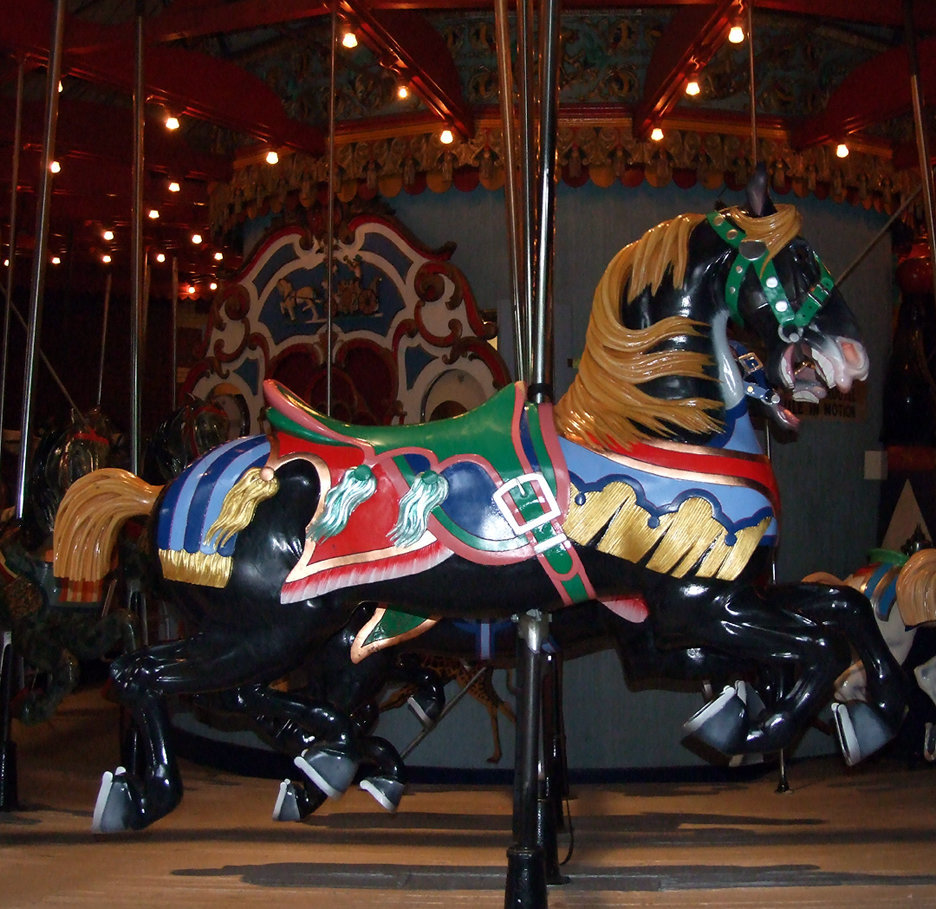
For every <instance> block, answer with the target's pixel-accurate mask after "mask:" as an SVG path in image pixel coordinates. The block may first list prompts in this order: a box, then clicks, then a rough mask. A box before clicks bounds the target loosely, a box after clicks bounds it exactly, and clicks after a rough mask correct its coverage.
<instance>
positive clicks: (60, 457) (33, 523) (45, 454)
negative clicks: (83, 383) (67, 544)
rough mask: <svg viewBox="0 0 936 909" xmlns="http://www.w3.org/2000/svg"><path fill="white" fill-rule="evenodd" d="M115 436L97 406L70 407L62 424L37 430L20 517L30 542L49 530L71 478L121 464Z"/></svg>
mask: <svg viewBox="0 0 936 909" xmlns="http://www.w3.org/2000/svg"><path fill="white" fill-rule="evenodd" d="M119 440H120V434H119V433H118V431H117V430H116V429H115V427H114V425H113V424H112V423H111V421H110V419H109V418H108V417H106V416H105V415H104V414H103V413H101V411H100V410H99V409H97V408H95V409H92V410H90V411H88V412H87V413H79V412H78V411H76V410H72V412H71V415H70V417H69V421H68V423H67V424H66V425H65V426H64V427H62V426H61V425H60V424H58V425H56V424H50V425H48V426H46V427H44V428H43V429H41V430H40V431H39V433H38V441H37V444H36V448H35V451H34V453H33V456H32V466H31V469H30V474H29V482H28V489H27V498H26V506H25V509H24V521H23V530H24V532H25V534H26V536H27V538H28V539H29V540H30V541H31V542H32V543H33V544H34V545H37V546H38V545H39V544H41V542H42V541H43V540H44V539H45V538H46V537H48V535H49V534H51V532H52V528H53V526H54V524H55V515H56V512H57V510H58V507H59V504H60V503H61V501H62V496H64V495H65V491H66V490H67V489H68V488H69V487H70V486H71V485H72V483H74V482H75V480H77V479H78V478H79V477H83V476H85V475H86V474H89V473H91V471H93V470H99V469H100V468H102V467H114V466H121V465H120V464H119V461H118V459H117V458H116V452H117V448H118V445H119ZM30 548H31V547H30Z"/></svg>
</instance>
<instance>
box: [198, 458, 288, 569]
mask: <svg viewBox="0 0 936 909" xmlns="http://www.w3.org/2000/svg"><path fill="white" fill-rule="evenodd" d="M271 474H272V471H270V469H269V468H267V467H251V468H250V470H248V471H246V472H245V473H244V475H243V476H242V477H241V478H240V479H239V480H238V481H237V482H236V483H235V484H234V485H233V486H232V487H231V488H230V490H229V491H228V494H227V495H226V496H225V497H224V502H222V504H221V511H220V513H219V514H218V517H217V518H216V519H215V522H214V523H213V524H212V525H211V527H209V528H208V532H207V533H206V534H205V544H206V545H208V544H210V543H211V541H212V539H214V537H215V536H217V537H218V539H217V541H216V542H215V546H216V547H217V548H218V549H220V548H221V547H222V546H223V545H224V544H225V543H226V542H227V541H228V540H229V539H231V537H232V536H234V534H235V533H237V532H238V531H240V530H243V529H244V528H245V527H246V526H247V525H248V524H249V523H250V522H251V521H252V520H253V517H254V514H255V513H256V511H257V506H258V505H259V504H260V503H261V502H265V501H266V500H267V499H269V498H272V497H273V496H275V495H276V493H277V492H278V491H279V480H277V479H276V476H275V475H271ZM222 586H223V585H222Z"/></svg>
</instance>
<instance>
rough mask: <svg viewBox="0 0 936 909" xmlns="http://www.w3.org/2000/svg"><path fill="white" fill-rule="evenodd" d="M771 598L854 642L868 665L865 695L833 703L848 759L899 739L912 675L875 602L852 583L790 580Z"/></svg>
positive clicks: (853, 761)
mask: <svg viewBox="0 0 936 909" xmlns="http://www.w3.org/2000/svg"><path fill="white" fill-rule="evenodd" d="M770 595H771V597H772V598H775V599H777V600H780V601H782V602H784V603H788V604H790V607H791V608H793V609H795V610H796V611H797V612H798V613H801V614H802V615H805V616H807V617H809V618H810V619H811V620H813V621H815V622H818V623H821V625H822V626H823V628H825V629H827V630H829V631H832V632H835V633H836V634H838V635H840V636H841V637H842V638H843V639H844V640H845V641H847V642H848V644H849V645H851V646H852V647H853V648H854V649H855V651H856V652H857V654H858V658H859V659H860V660H861V663H862V665H863V667H864V674H865V679H866V683H865V690H864V695H863V698H862V699H861V700H848V701H845V702H844V703H834V704H833V705H832V710H833V716H834V719H835V728H836V732H837V734H838V737H839V745H840V746H841V749H842V754H843V756H844V758H845V762H846V763H847V764H849V765H852V764H856V763H858V762H859V761H861V760H863V759H864V758H866V757H868V756H869V755H871V754H873V753H874V752H875V751H877V750H879V749H880V748H882V747H883V746H884V745H886V744H887V743H888V742H889V741H891V739H893V738H894V737H895V736H896V735H897V732H898V730H899V729H900V725H901V723H902V722H903V719H904V717H905V715H906V712H907V697H908V689H909V687H910V682H909V679H908V678H907V676H906V674H905V673H904V671H903V669H902V668H901V667H900V664H899V663H898V662H897V660H896V658H895V657H894V655H893V654H892V653H891V651H890V649H889V648H888V646H887V642H886V641H885V640H884V638H883V637H882V635H881V632H880V630H879V629H878V625H877V622H876V621H875V619H874V613H873V611H872V607H871V603H870V602H869V601H868V598H867V597H866V596H865V595H864V594H862V593H860V592H859V591H857V590H855V589H853V588H852V587H847V586H841V587H838V586H827V585H825V584H797V585H784V586H782V587H779V588H776V589H775V590H773V591H771V594H770Z"/></svg>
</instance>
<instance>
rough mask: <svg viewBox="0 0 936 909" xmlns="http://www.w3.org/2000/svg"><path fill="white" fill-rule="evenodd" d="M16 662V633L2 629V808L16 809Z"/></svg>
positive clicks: (2, 809)
mask: <svg viewBox="0 0 936 909" xmlns="http://www.w3.org/2000/svg"><path fill="white" fill-rule="evenodd" d="M14 662H15V661H14V657H13V634H12V632H10V631H2V630H0V705H2V712H0V811H16V810H17V809H18V808H19V798H18V791H17V789H18V780H17V774H16V742H14V741H13V734H12V714H11V711H10V702H11V701H12V699H13V672H14Z"/></svg>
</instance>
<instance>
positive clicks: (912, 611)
mask: <svg viewBox="0 0 936 909" xmlns="http://www.w3.org/2000/svg"><path fill="white" fill-rule="evenodd" d="M897 605H898V606H899V607H900V614H901V616H902V617H903V620H904V624H905V625H908V626H910V627H911V628H912V627H914V626H916V625H921V624H923V623H924V622H932V621H934V620H936V549H921V550H920V551H919V552H915V553H914V554H913V555H912V556H910V558H909V559H907V562H906V564H905V565H904V566H903V568H901V569H900V575H899V576H898V578H897Z"/></svg>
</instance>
